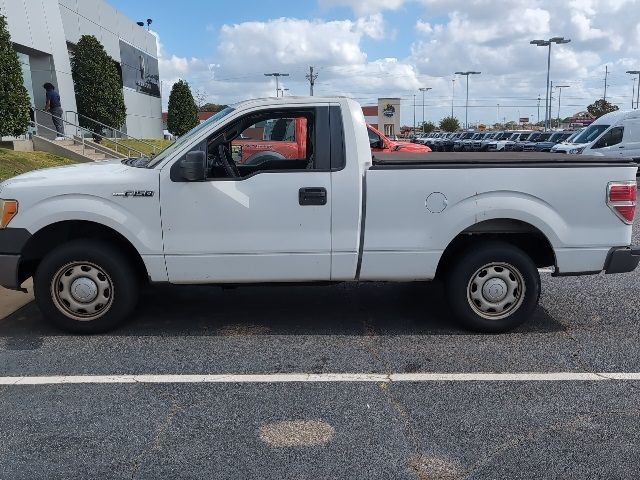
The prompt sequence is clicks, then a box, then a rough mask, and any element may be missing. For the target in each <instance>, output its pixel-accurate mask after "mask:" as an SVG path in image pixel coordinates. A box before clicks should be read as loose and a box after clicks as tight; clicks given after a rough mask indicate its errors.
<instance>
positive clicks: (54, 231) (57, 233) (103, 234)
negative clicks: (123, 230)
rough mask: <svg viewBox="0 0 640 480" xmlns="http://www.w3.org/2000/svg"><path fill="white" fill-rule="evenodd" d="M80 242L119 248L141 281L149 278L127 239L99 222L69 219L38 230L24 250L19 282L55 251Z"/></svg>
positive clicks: (32, 272)
mask: <svg viewBox="0 0 640 480" xmlns="http://www.w3.org/2000/svg"><path fill="white" fill-rule="evenodd" d="M77 239H96V240H101V241H103V242H108V243H110V244H112V245H114V246H116V247H117V248H118V250H120V251H121V252H123V253H124V254H125V255H126V257H127V258H128V259H129V260H130V261H131V265H132V266H133V267H134V269H135V271H136V274H137V275H138V276H139V278H140V279H141V280H142V281H146V280H147V279H148V273H147V268H146V267H145V265H144V262H143V261H142V257H141V256H140V254H139V253H138V251H137V250H136V248H135V247H134V246H133V245H132V244H131V242H129V240H127V239H126V238H125V237H124V236H122V235H121V234H120V233H118V232H116V231H115V230H113V229H112V228H110V227H106V226H104V225H102V224H100V223H95V222H88V221H81V220H70V221H64V222H58V223H54V224H51V225H48V226H46V227H44V228H43V229H41V230H38V231H37V232H36V233H35V234H34V235H33V236H32V237H31V238H30V239H29V241H28V242H27V244H26V245H25V247H24V249H23V251H22V258H21V261H20V271H19V279H20V282H23V281H24V280H26V279H27V278H29V277H31V276H32V275H33V274H34V273H35V271H36V269H37V268H38V264H39V263H40V261H41V260H42V259H43V258H44V257H45V255H46V254H47V253H48V252H50V251H51V250H52V249H53V248H55V247H56V246H58V245H62V244H63V243H65V242H68V241H70V240H77Z"/></svg>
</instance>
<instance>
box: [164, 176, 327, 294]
mask: <svg viewBox="0 0 640 480" xmlns="http://www.w3.org/2000/svg"><path fill="white" fill-rule="evenodd" d="M163 183H164V184H163V185H162V187H161V190H162V197H161V204H162V221H163V230H164V249H165V258H166V264H167V272H168V276H169V281H170V282H172V283H197V282H203V283H215V282H257V281H305V280H328V279H329V278H330V268H331V181H330V173H329V172H314V171H308V170H307V171H305V170H302V171H299V172H263V173H259V174H257V175H254V176H252V177H249V178H246V179H243V180H239V181H231V180H212V181H206V182H172V181H171V180H170V179H169V178H168V176H165V178H164V179H163ZM305 187H318V188H325V189H326V191H327V203H326V205H300V204H299V197H298V196H299V190H300V189H301V188H305Z"/></svg>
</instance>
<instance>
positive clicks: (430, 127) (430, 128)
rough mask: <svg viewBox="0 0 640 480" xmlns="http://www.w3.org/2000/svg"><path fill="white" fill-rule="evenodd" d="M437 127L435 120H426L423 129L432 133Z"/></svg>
mask: <svg viewBox="0 0 640 480" xmlns="http://www.w3.org/2000/svg"><path fill="white" fill-rule="evenodd" d="M435 129H436V124H435V123H433V122H424V123H423V124H422V131H423V132H424V133H431V132H433V131H434V130H435Z"/></svg>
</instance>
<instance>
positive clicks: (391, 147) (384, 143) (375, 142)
mask: <svg viewBox="0 0 640 480" xmlns="http://www.w3.org/2000/svg"><path fill="white" fill-rule="evenodd" d="M367 131H368V132H369V145H370V146H371V151H372V152H403V153H406V152H411V153H427V152H430V151H431V149H430V148H429V147H427V146H426V145H421V144H419V143H411V142H396V141H395V140H391V139H390V138H389V137H387V136H385V135H384V134H383V133H382V132H381V131H380V130H378V129H376V128H374V127H373V126H372V125H369V124H367Z"/></svg>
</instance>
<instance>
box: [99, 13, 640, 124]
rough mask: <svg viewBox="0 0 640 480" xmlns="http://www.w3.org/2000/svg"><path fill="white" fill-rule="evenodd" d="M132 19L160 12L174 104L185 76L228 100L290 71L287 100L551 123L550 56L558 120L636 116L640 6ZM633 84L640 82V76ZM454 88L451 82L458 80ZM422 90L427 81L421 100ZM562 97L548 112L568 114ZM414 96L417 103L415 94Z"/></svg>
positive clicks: (265, 92) (428, 116) (262, 92)
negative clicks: (612, 109)
mask: <svg viewBox="0 0 640 480" xmlns="http://www.w3.org/2000/svg"><path fill="white" fill-rule="evenodd" d="M108 1H109V3H110V4H111V5H113V6H114V7H115V8H117V9H118V10H120V11H121V12H123V13H124V14H125V15H126V16H128V17H129V18H131V19H132V20H134V21H138V20H144V19H146V18H151V19H152V20H153V23H152V24H151V31H152V33H154V35H156V37H157V39H158V58H159V66H160V77H161V80H162V88H163V102H164V103H163V105H164V106H165V108H166V103H167V99H168V92H169V91H170V87H171V85H172V84H173V83H174V82H176V81H177V80H178V79H184V80H187V81H188V82H189V84H190V86H191V88H192V91H197V92H199V94H200V95H201V96H202V97H206V100H207V101H210V102H214V103H222V104H230V103H234V102H237V101H240V100H244V99H248V98H256V97H266V96H274V95H275V88H276V87H275V81H274V79H273V78H268V77H265V76H264V73H267V72H282V73H288V74H289V77H287V78H283V79H282V80H283V81H282V82H281V83H282V84H283V85H281V87H284V88H288V89H289V90H288V91H286V94H287V95H308V94H309V83H308V81H307V80H306V79H305V74H306V73H308V69H309V66H311V65H313V66H314V67H315V70H316V73H317V74H318V78H317V80H316V84H315V94H316V95H346V96H349V97H352V98H355V99H357V100H358V101H359V102H360V103H361V104H363V105H375V104H377V99H378V97H400V98H401V101H402V103H401V105H402V106H401V111H402V119H401V120H402V123H403V124H404V125H412V124H413V121H414V100H415V112H416V113H415V117H416V122H417V123H418V124H419V123H420V122H421V121H422V119H423V107H424V119H425V120H427V121H433V122H436V123H437V122H438V121H439V120H440V119H441V118H442V117H444V116H446V115H449V114H450V113H451V106H452V100H453V107H454V115H455V116H456V117H457V118H459V119H461V120H462V121H464V117H465V88H466V79H465V77H461V76H457V75H455V74H454V72H456V71H479V72H481V74H480V75H474V76H471V77H470V80H469V108H468V118H469V123H470V124H474V123H477V122H482V123H487V124H493V123H496V122H498V121H500V122H502V121H504V120H507V121H509V120H517V119H518V118H520V117H530V118H531V119H532V120H534V121H535V120H537V119H538V97H539V96H540V97H541V102H540V103H541V108H540V116H541V118H542V117H544V103H545V87H546V60H547V49H546V48H543V47H536V46H534V45H530V44H529V42H530V41H531V40H534V39H548V38H551V37H555V36H562V37H565V38H570V39H571V42H570V43H568V44H566V45H553V47H552V55H551V80H552V81H553V82H554V83H555V84H556V85H566V86H567V87H566V88H563V89H562V93H561V112H560V116H561V117H565V116H569V115H571V114H573V113H575V112H579V111H583V110H586V106H587V105H588V104H590V103H592V102H593V101H595V100H597V99H599V98H602V97H603V95H604V86H605V68H608V70H609V73H608V76H607V100H609V101H611V102H612V103H614V104H616V105H618V106H619V107H620V108H621V109H630V108H631V97H632V89H633V87H634V85H635V87H636V88H637V87H638V86H637V82H636V83H634V82H633V78H634V77H633V76H632V75H629V74H626V73H625V72H626V71H627V70H640V0H562V1H559V0H502V1H500V0H244V1H242V2H238V3H237V4H235V3H233V2H229V1H228V0H227V1H224V2H223V1H219V0H208V1H206V0H182V1H181V2H175V0H172V1H168V0H136V1H135V2H134V1H131V0H108ZM635 78H637V76H636V77H635ZM453 80H455V82H454V81H453ZM420 87H430V88H431V89H432V90H429V91H428V92H426V93H425V94H424V97H425V101H424V104H423V101H422V96H423V94H422V92H420V91H419V90H418V89H419V88H420ZM558 93H559V90H557V89H556V90H555V91H554V93H553V99H552V116H553V117H556V116H557V115H558ZM414 95H415V99H414Z"/></svg>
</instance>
